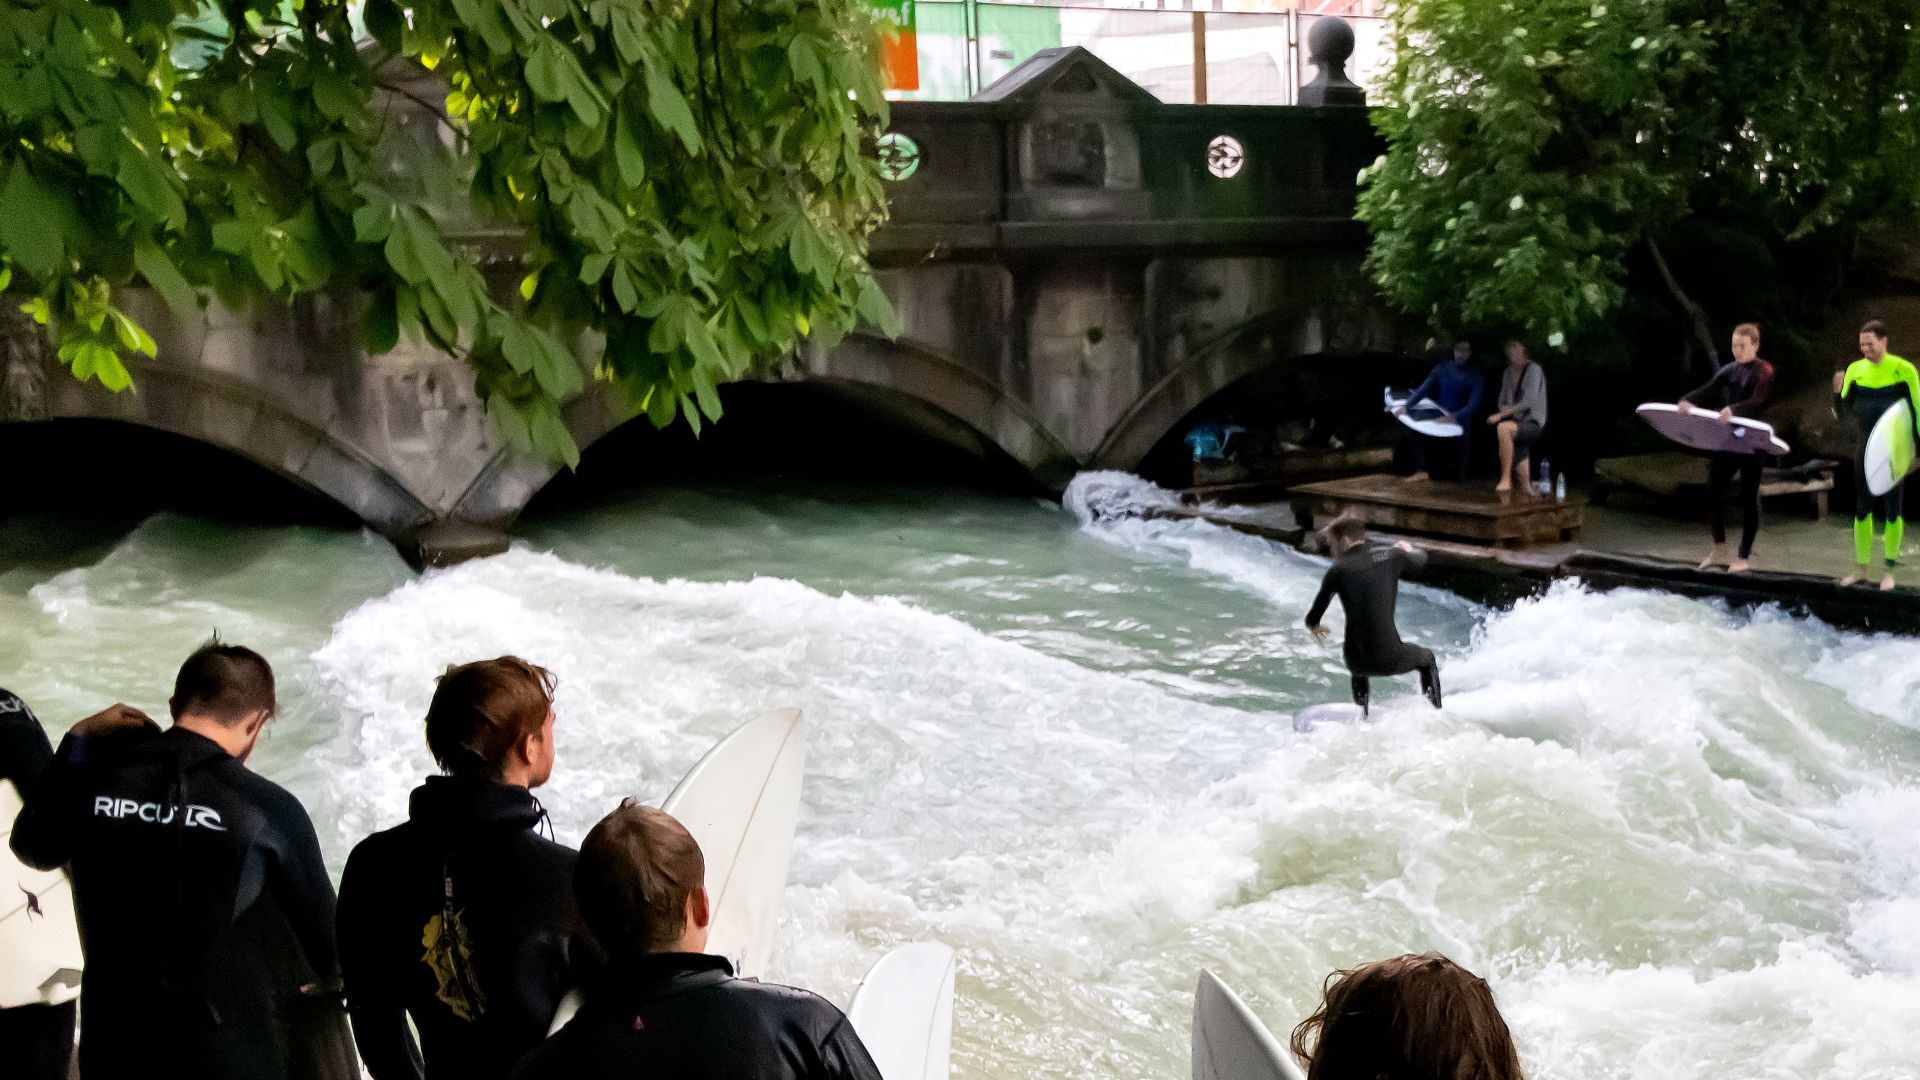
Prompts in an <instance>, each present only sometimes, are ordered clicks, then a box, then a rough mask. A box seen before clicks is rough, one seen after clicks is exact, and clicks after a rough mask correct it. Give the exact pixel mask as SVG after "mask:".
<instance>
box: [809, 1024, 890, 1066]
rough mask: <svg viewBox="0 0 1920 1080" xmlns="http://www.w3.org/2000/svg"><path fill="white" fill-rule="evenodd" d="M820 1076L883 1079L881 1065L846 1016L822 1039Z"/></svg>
mask: <svg viewBox="0 0 1920 1080" xmlns="http://www.w3.org/2000/svg"><path fill="white" fill-rule="evenodd" d="M819 1080H881V1077H880V1067H879V1066H878V1065H875V1064H874V1063H873V1055H871V1054H869V1053H867V1047H866V1044H865V1043H862V1042H861V1041H860V1036H859V1035H857V1034H855V1033H854V1030H853V1024H852V1023H850V1022H848V1020H847V1018H846V1017H845V1016H842V1017H841V1018H840V1022H839V1023H837V1024H835V1025H834V1026H833V1030H831V1031H829V1032H828V1033H827V1037H826V1038H825V1039H824V1040H822V1041H821V1044H820V1077H819Z"/></svg>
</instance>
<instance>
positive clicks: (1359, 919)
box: [0, 476, 1920, 1080]
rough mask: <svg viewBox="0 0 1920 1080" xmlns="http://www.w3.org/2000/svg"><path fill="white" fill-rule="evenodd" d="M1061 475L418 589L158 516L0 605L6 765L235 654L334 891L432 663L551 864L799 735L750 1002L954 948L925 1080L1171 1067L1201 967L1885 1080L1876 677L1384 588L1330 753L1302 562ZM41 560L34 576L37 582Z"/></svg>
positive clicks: (1893, 710) (1336, 681) (706, 523)
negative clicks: (494, 724)
mask: <svg viewBox="0 0 1920 1080" xmlns="http://www.w3.org/2000/svg"><path fill="white" fill-rule="evenodd" d="M1156 497H1157V496H1156V495H1155V493H1154V492H1153V491H1151V490H1150V489H1146V488H1144V486H1142V485H1140V484H1138V483H1137V482H1132V481H1128V480H1124V479H1118V478H1115V477H1112V476H1093V477H1083V478H1082V480H1081V481H1080V482H1078V483H1077V484H1076V488H1075V490H1074V491H1073V492H1071V493H1070V497H1069V500H1068V501H1069V503H1070V507H1069V508H1062V507H1061V506H1057V505H1052V504H1048V503H1042V502H1039V501H1034V500H1028V499H1020V498H1011V497H997V496H989V495H981V494H973V493H968V492H962V491H949V490H928V489H915V488H907V487H899V488H886V487H872V488H837V489H833V490H817V489H809V490H803V491H781V490H775V489H774V488H772V487H770V486H767V485H760V486H754V485H733V486H728V485H713V486H704V487H701V488H697V489H696V488H687V489H673V488H667V489H656V490H652V491H650V492H649V493H648V494H647V495H646V496H645V497H644V498H639V499H627V500H604V501H600V502H591V501H589V502H586V503H583V504H577V505H573V506H571V507H569V508H566V509H563V510H560V511H558V512H554V513H549V514H547V515H545V516H543V517H540V518H538V519H536V520H533V521H531V522H529V523H528V524H527V525H526V526H524V528H523V530H522V536H521V538H520V540H519V542H518V543H517V545H516V547H515V549H514V550H513V551H512V552H511V553H509V554H507V555H504V556H502V557H499V558H495V559H490V560H486V561H483V562H478V563H472V564H468V565H465V566H461V567H458V568H455V569H452V570H448V571H444V572H438V573H434V574H429V575H427V576H425V577H416V576H415V575H413V574H411V573H410V572H408V571H407V570H406V568H405V567H404V566H402V565H401V564H400V562H399V561H398V560H397V559H395V558H394V556H393V554H392V552H391V549H390V548H388V547H387V545H386V544H385V543H384V542H382V541H380V540H379V539H377V538H374V537H371V536H367V535H364V534H360V533H355V532H351V531H342V530H329V529H323V528H308V527H293V526H272V527H269V526H257V527H238V526H234V525H231V524H225V523H222V524H216V523H212V522H208V521H204V520H200V519H196V518H193V517H188V516H182V515H178V514H160V515H157V516H155V517H152V518H149V519H148V520H146V521H145V522H144V523H143V524H141V525H139V526H138V527H137V528H135V529H134V530H133V531H132V532H131V533H128V534H126V535H125V536H124V537H121V538H119V539H117V540H114V541H112V542H110V543H105V544H100V545H97V546H96V547H95V548H93V549H87V550H84V551H82V552H81V553H80V554H72V553H67V550H66V547H65V546H64V545H63V544H62V543H60V542H59V539H60V537H61V535H62V533H61V530H63V529H67V528H71V527H73V526H71V525H70V523H67V522H65V521H63V520H61V519H58V518H53V519H33V520H29V521H15V522H14V523H12V524H10V525H8V526H5V527H4V528H0V543H5V542H6V541H7V540H9V539H12V540H13V541H15V542H24V538H26V537H27V536H28V534H29V533H31V534H32V537H33V541H34V542H33V544H32V545H30V546H31V547H32V548H33V550H35V551H37V552H39V553H40V555H39V557H37V558H34V559H29V560H27V562H28V564H29V565H18V564H15V565H13V566H12V568H11V569H7V570H5V571H4V572H0V685H5V686H8V687H10V688H12V689H14V690H16V691H18V692H19V693H21V694H23V695H25V696H26V697H27V698H28V699H29V700H30V701H31V702H32V703H33V704H34V705H35V706H36V707H37V708H38V709H39V710H40V712H41V713H42V715H43V716H44V717H46V718H48V720H49V722H50V723H57V724H60V725H62V726H64V723H65V722H68V721H70V720H71V719H73V718H74V717H76V716H78V715H80V714H83V713H85V712H88V711H92V710H93V709H95V708H97V707H99V706H100V705H102V704H104V703H107V702H110V701H113V700H125V701H128V702H129V703H132V704H136V705H139V706H142V707H144V708H147V709H148V710H150V711H153V712H154V713H155V714H156V715H158V714H159V713H160V712H161V711H162V710H163V709H164V706H165V695H166V691H167V688H168V686H169V685H170V681H171V676H172V671H173V668H174V667H175V665H177V664H178V662H179V660H180V658H181V657H182V656H183V655H184V654H185V653H186V652H187V651H189V650H190V649H191V648H192V647H193V646H194V645H195V644H197V643H198V642H199V641H200V640H202V639H203V638H205V637H206V635H207V634H208V633H209V631H211V630H214V629H216V628H217V629H218V630H219V631H220V633H221V634H222V635H223V636H225V637H227V638H228V639H230V640H234V641H241V642H245V643H248V644H251V645H254V646H255V647H258V648H260V649H262V650H263V651H264V652H266V653H267V654H268V655H269V656H270V658H272V659H273V660H274V662H275V663H276V665H277V667H278V669H279V671H280V673H281V679H282V700H283V717H282V719H280V720H279V721H278V722H277V723H276V725H275V726H274V727H273V729H272V736H271V739H270V740H269V741H268V742H267V743H266V744H265V745H264V747H263V749H262V750H261V752H260V754H259V755H258V757H257V758H256V765H257V767H258V768H260V769H261V770H262V771H263V772H264V773H266V774H267V775H269V776H271V777H273V778H274V779H276V780H278V781H280V782H281V783H283V784H285V785H286V786H288V787H290V788H291V789H292V790H293V791H294V792H296V793H297V794H298V795H299V796H300V797H301V798H302V799H303V800H304V801H305V802H306V803H307V805H308V806H309V807H311V808H312V809H313V810H314V816H315V820H316V822H317V824H318V827H319V831H320V837H321V842H322V844H323V846H324V847H325V849H326V852H327V856H328V859H329V861H330V862H331V864H332V865H333V866H334V867H335V869H336V871H337V869H338V867H339V865H340V864H341V862H342V861H343V860H344V858H345V856H346V853H347V851H348V849H349V847H350V846H351V845H352V843H353V842H354V841H355V840H356V839H357V838H359V837H360V836H362V835H363V834H365V833H366V832H367V831H368V830H370V829H373V828H376V827H382V826H385V825H389V824H392V823H394V822H396V821H398V820H400V818H401V817H402V816H403V814H404V811H405V804H406V797H407V792H408V790H409V789H410V788H411V787H412V785H413V784H414V783H415V782H417V779H418V778H419V777H420V776H421V775H423V774H424V773H425V772H427V770H428V768H429V765H428V760H427V757H426V754H425V750H424V747H423V746H422V743H421V738H420V732H419V718H420V717H421V716H422V715H423V713H424V709H425V705H426V702H427V698H428V695H429V693H430V691H431V686H432V682H431V680H432V676H433V675H434V674H435V673H437V672H438V671H439V670H441V669H442V668H443V667H444V666H445V665H447V664H449V663H452V662H456V661H462V660H469V659H474V658H477V657H484V656H493V655H497V654H499V653H503V652H516V653H519V654H521V655H524V656H527V657H529V658H531V659H534V660H536V661H537V662H539V663H542V664H545V665H547V666H549V667H551V668H553V669H554V670H555V671H556V672H558V674H559V676H560V680H561V681H560V689H559V699H558V711H559V715H560V723H559V727H558V752H559V767H558V769H557V771H556V773H555V779H554V782H553V783H552V784H551V785H549V786H548V787H547V788H544V789H542V790H541V792H540V795H541V797H542V799H543V801H544V802H545V804H546V806H547V807H548V809H549V810H550V811H551V813H552V817H553V822H554V826H555V829H556V830H557V832H558V835H559V836H560V838H561V839H563V840H568V841H577V840H578V838H579V837H580V836H581V835H582V834H583V833H584V832H585V830H586V829H587V827H588V826H590V825H591V824H592V822H593V821H594V820H595V819H596V818H597V817H598V816H599V815H600V814H601V813H603V812H604V811H606V810H607V809H608V808H610V807H611V806H612V805H613V804H614V803H615V802H616V801H617V800H618V799H619V798H620V797H621V796H624V795H629V794H631V795H637V796H640V797H641V798H644V799H647V800H651V801H657V800H658V799H659V798H661V797H662V796H664V795H665V794H666V792H667V790H668V789H669V788H670V787H671V785H672V783H673V781H674V780H675V779H676V778H677V777H678V776H679V775H680V774H681V773H682V772H683V771H684V770H685V769H686V768H687V767H688V766H689V765H690V764H691V763H692V762H693V761H694V760H695V759H696V758H697V757H698V756H699V755H700V753H701V752H702V751H704V750H705V749H706V748H707V746H708V745H709V744H711V743H712V742H713V740H715V739H716V738H718V737H719V736H720V735H722V734H724V733H725V732H726V731H727V730H728V729H729V728H730V727H731V726H732V725H734V724H735V723H737V722H738V721H740V720H742V719H744V718H746V717H747V716H749V715H751V714H754V713H756V712H758V711H760V710H764V709H769V708H774V707H778V706H783V705H790V704H791V705H800V706H804V707H805V708H806V710H807V712H808V715H809V716H810V718H811V720H812V722H813V725H814V730H813V744H812V748H811V752H812V758H811V773H810V776H809V779H808V786H807V793H806V799H807V802H806V812H805V816H804V819H803V821H802V823H801V826H800V838H799V845H798V851H797V853H796V858H795V864H794V872H793V884H792V886H791V888H790V889H789V892H788V895H787V914H786V922H785V924H784V926H783V930H782V939H781V950H782V951H781V953H780V955H779V956H778V958H777V962H776V963H775V965H774V967H775V971H774V974H775V975H776V976H778V977H780V978H783V979H786V980H789V981H793V982H796V983H800V984H803V985H806V986H810V987H813V988H815V989H817V990H819V991H821V992H823V993H825V994H827V995H828V996H829V997H831V998H833V999H835V1000H836V1001H839V1002H840V1003H842V1004H844V1003H845V1001H846V999H847V996H848V995H849V994H850V992H851V991H852V989H853V987H854V985H855V984H856V983H857V981H858V979H859V977H860V975H861V973H862V972H863V971H864V970H865V968H866V967H867V965H869V964H870V963H871V962H872V961H874V960H875V959H876V958H878V957H879V956H880V955H881V954H882V953H883V952H884V951H885V950H887V949H888V948H890V947H892V946H893V945H895V944H898V943H901V942H905V941H911V940H917V939H926V938H937V939H939V940H942V941H945V942H947V943H949V944H951V945H953V946H954V947H955V948H956V949H957V950H958V951H959V955H960V963H961V974H960V978H959V1005H958V1009H957V1013H956V1033H955V1041H954V1053H955V1065H956V1071H957V1073H958V1074H959V1075H964V1076H971V1077H983V1078H984V1077H995V1078H999V1077H1058V1078H1075V1080H1079V1078H1083V1077H1091V1076H1106V1077H1125V1078H1133V1077H1161V1078H1169V1080H1171V1078H1174V1077H1181V1076H1184V1075H1186V1068H1187V1065H1186V1055H1187V1022H1188V1011H1189V1009H1190V1007H1191V995H1192V989H1193V984H1194V979H1195V974H1196V972H1197V971H1198V969H1200V968H1201V967H1203V966H1204V967H1210V968H1212V969H1213V970H1215V971H1216V972H1218V973H1220V974H1221V975H1222V976H1223V977H1224V978H1226V979H1227V981H1228V982H1229V983H1230V984H1232V985H1234V986H1236V987H1237V988H1239V989H1240V990H1241V991H1242V992H1243V993H1244V994H1245V995H1246V996H1247V998H1248V999H1249V1001H1250V1002H1251V1004H1252V1005H1253V1006H1254V1008H1255V1010H1256V1011H1258V1012H1259V1013H1260V1014H1261V1015H1262V1016H1264V1017H1266V1018H1268V1020H1269V1022H1270V1023H1271V1024H1272V1025H1273V1026H1274V1028H1275V1030H1276V1031H1279V1032H1283V1033H1284V1031H1285V1029H1286V1028H1287V1027H1289V1026H1291V1024H1292V1023H1293V1022H1294V1021H1296V1020H1297V1019H1298V1018H1299V1017H1300V1016H1302V1015H1303V1014H1304V1012H1305V1011H1306V1010H1307V1009H1309V1008H1310V1007H1311V1003H1312V1001H1313V1000H1314V997H1315V994H1316V991H1317V988H1318V986H1319V984H1320V981H1321V979H1322V978H1323V977H1324V976H1325V975H1326V974H1327V973H1328V972H1329V971H1330V970H1332V969H1335V968H1338V967H1342V966H1347V965H1352V964H1354V963H1357V962H1361V961H1365V960H1370V959H1374V958H1378V957H1382V956H1387V955H1392V954H1397V953H1400V952H1404V951H1419V950H1426V949H1439V950H1442V951H1445V952H1447V953H1449V954H1450V955H1452V956H1453V957H1454V958H1456V959H1458V960H1460V961H1462V962H1463V963H1466V964H1468V965H1469V966H1471V967H1473V968H1475V969H1476V970H1478V971H1480V972H1481V973H1482V974H1485V975H1487V976H1488V977H1489V979H1490V980H1491V981H1492V983H1493V985H1494V988H1495V992H1496V994H1497V995H1498V997H1499V1000H1500V1002H1501V1005H1502V1007H1503V1009H1504V1010H1505V1012H1506V1013H1507V1015H1508V1017H1509V1019H1510V1021H1511V1022H1512V1024H1513V1026H1514V1028H1515V1031H1516V1034H1517V1036H1518V1038H1519V1040H1520V1043H1521V1049H1522V1057H1523V1059H1524V1061H1525V1063H1526V1065H1527V1066H1528V1069H1529V1072H1530V1074H1531V1075H1532V1076H1534V1077H1537V1078H1543V1080H1596V1078H1608V1077H1618V1078H1628V1077H1631V1078H1635V1080H1645V1078H1708V1077H1726V1078H1734V1077H1742V1078H1744V1077H1760V1076H1779V1077H1793V1078H1796V1080H1811V1078H1832V1080H1868V1078H1893V1077H1913V1076H1920V1042H1916V1034H1915V1033H1916V1032H1920V780H1917V779H1916V776H1917V775H1920V686H1917V685H1916V684H1920V643H1917V642H1913V641H1907V640H1900V639H1891V638H1879V637H1866V636H1860V635H1853V634H1844V633H1839V632H1836V631H1834V630H1832V629H1829V628H1827V627H1825V626H1822V625H1819V624H1816V623H1811V622H1807V621H1804V620H1796V619H1790V618H1787V617H1784V616H1782V615H1779V614H1777V613H1768V612H1761V613H1758V614H1752V615H1745V614H1732V613H1729V612H1727V611H1726V610H1724V609H1722V608H1720V607H1717V606H1714V605H1710V604H1703V603H1698V602H1693V601H1688V600H1682V599H1677V598H1673V597H1669V596H1664V595H1660V594H1654V593H1641V592H1616V593H1610V594H1604V595H1603V594H1594V593H1589V592H1586V591H1584V590H1582V589H1580V588H1578V587H1572V586H1563V587H1559V588H1556V589H1555V590H1554V591H1553V592H1552V593H1550V594H1548V595H1546V596H1545V597H1542V598H1540V599H1537V600H1534V601H1531V602H1527V603H1523V604H1521V605H1520V606H1518V607H1517V608H1515V609H1512V610H1509V611H1498V612H1496V611H1489V610H1485V609H1481V608H1477V607H1475V606H1473V605H1470V604H1468V603H1466V602H1464V601H1461V600H1459V599H1457V598H1454V597H1451V596H1449V595H1447V594H1444V593H1439V592H1435V591H1431V590H1425V589H1421V588H1418V587H1413V588H1410V589H1409V590H1408V592H1407V593H1406V594H1405V595H1404V596H1403V598H1402V602H1401V622H1402V626H1403V627H1404V629H1405V630H1406V632H1407V634H1408V636H1409V637H1410V638H1412V639H1414V640H1417V641H1420V642H1422V643H1424V644H1427V645H1429V646H1431V647H1432V648H1434V649H1435V650H1436V651H1437V652H1438V653H1439V654H1440V655H1441V658H1442V663H1443V666H1444V674H1445V678H1446V682H1447V689H1448V695H1449V696H1448V701H1447V708H1446V709H1445V711H1443V712H1438V713H1436V712H1433V711H1431V710H1428V709H1426V708H1425V707H1424V704H1423V703H1420V702H1419V701H1418V699H1417V698H1416V697H1415V696H1414V687H1413V686H1412V685H1411V683H1412V680H1411V679H1403V680H1391V681H1387V682H1385V683H1383V684H1380V685H1377V686H1376V691H1375V693H1376V698H1377V699H1378V698H1385V702H1384V704H1383V705H1377V706H1376V718H1375V720H1374V722H1372V723H1370V724H1367V725H1364V726H1352V727H1346V726H1334V727H1324V726H1323V727H1321V728H1319V729H1316V730H1313V731H1311V732H1306V733H1300V732H1296V731H1294V730H1293V725H1292V723H1291V716H1292V714H1293V713H1294V712H1295V711H1296V710H1298V709H1299V708H1301V707H1303V706H1305V705H1308V704H1313V703H1318V702H1322V701H1329V700H1338V699H1340V698H1342V697H1343V696H1344V690H1345V676H1344V673H1343V672H1342V670H1341V668H1340V665H1339V662H1338V653H1337V647H1329V646H1323V645H1320V644H1318V643H1316V642H1315V641H1313V640H1312V639H1311V638H1310V637H1309V636H1308V635H1307V634H1306V633H1305V632H1304V631H1303V630H1301V629H1300V627H1299V617H1300V614H1301V612H1302V610H1303V608H1304V607H1305V606H1306V604H1307V603H1308V601H1309V600H1310V599H1311V597H1312V595H1313V592H1314V589H1315V587H1316V585H1317V582H1318V578H1319V575H1320V572H1321V570H1322V567H1323V565H1324V564H1322V563H1318V562H1316V561H1314V560H1312V559H1309V558H1306V557H1303V556H1300V555H1297V554H1294V553H1292V552H1290V551H1285V550H1281V549H1279V548H1276V547H1274V546H1272V545H1270V544H1267V543H1265V542H1262V541H1258V540H1255V539H1251V538H1248V537H1244V536H1240V535H1237V534H1233V533H1230V532H1227V531H1224V530H1221V529H1219V528H1216V527H1213V526H1209V525H1204V524H1199V523H1191V522H1186V523H1171V522H1150V521H1144V520H1138V519H1128V518H1119V519H1114V520H1108V519H1101V520H1095V515H1093V514H1091V513H1089V511H1088V505H1089V504H1093V505H1099V506H1112V505H1115V504H1116V503H1126V502H1129V501H1132V502H1139V501H1143V500H1145V501H1151V500H1152V499H1154V498H1156ZM49 553H51V554H49Z"/></svg>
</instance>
